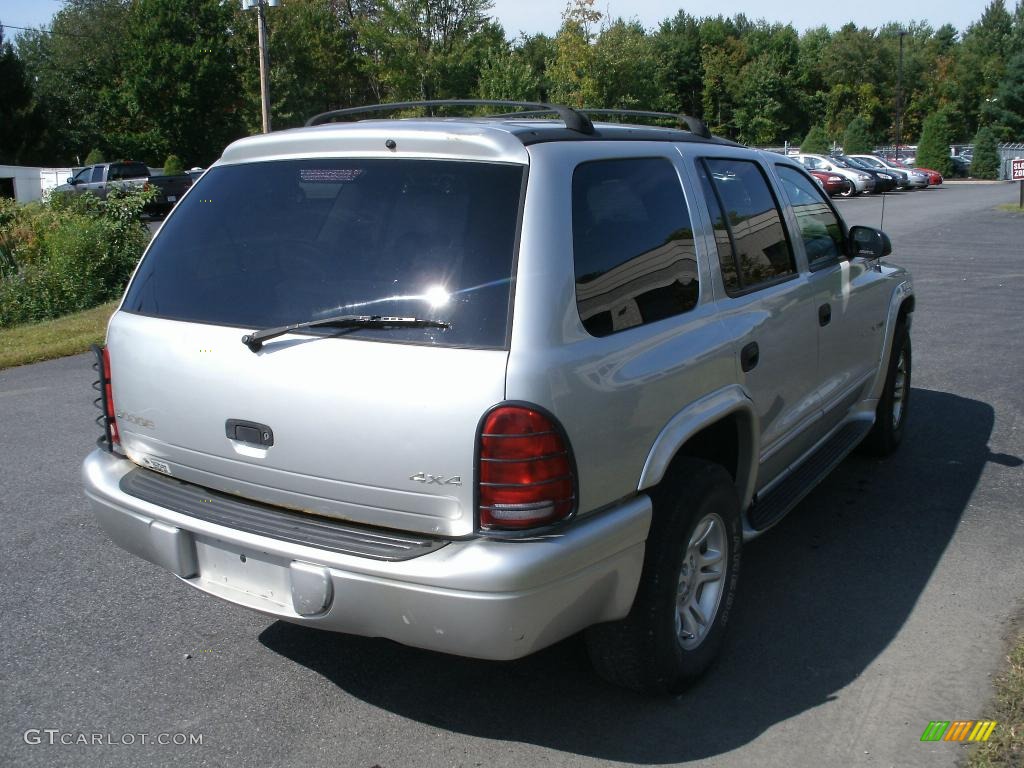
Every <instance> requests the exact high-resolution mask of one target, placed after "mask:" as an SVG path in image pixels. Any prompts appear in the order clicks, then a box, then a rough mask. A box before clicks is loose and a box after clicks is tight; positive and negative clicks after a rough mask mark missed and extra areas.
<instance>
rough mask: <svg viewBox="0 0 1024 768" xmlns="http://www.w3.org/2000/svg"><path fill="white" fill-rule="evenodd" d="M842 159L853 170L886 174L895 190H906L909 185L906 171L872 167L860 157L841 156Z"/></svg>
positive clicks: (908, 174) (908, 175) (877, 166)
mask: <svg viewBox="0 0 1024 768" xmlns="http://www.w3.org/2000/svg"><path fill="white" fill-rule="evenodd" d="M843 159H844V160H845V161H846V162H847V163H849V164H850V165H852V166H853V167H854V168H859V169H861V170H866V171H875V172H877V173H884V174H886V175H887V176H889V177H890V178H891V179H892V181H893V184H894V185H895V187H894V188H895V189H907V187H908V186H909V185H910V173H909V172H908V171H901V170H898V169H896V168H886V167H884V166H881V165H872V164H871V163H869V162H867V161H866V160H864V158H863V156H861V155H843ZM891 189H892V187H890V188H889V189H887V190H886V191H890V190H891Z"/></svg>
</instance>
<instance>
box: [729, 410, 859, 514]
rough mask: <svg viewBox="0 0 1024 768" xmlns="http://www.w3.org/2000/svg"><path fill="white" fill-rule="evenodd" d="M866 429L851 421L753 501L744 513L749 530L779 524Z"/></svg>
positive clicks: (847, 453) (847, 452)
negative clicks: (745, 513)
mask: <svg viewBox="0 0 1024 768" xmlns="http://www.w3.org/2000/svg"><path fill="white" fill-rule="evenodd" d="M870 430H871V422H870V421H851V422H850V423H848V424H846V425H845V426H844V427H842V428H841V429H840V430H839V431H838V432H836V433H835V434H834V435H832V437H830V438H829V439H828V440H826V441H825V442H824V443H822V444H821V446H820V447H819V448H818V450H816V451H815V452H814V453H812V454H811V455H810V456H808V457H807V458H806V459H805V460H804V462H803V463H802V464H800V465H799V466H798V467H797V468H796V469H794V470H793V471H792V472H790V473H789V475H787V476H786V478H785V479H784V480H783V481H782V482H780V483H779V484H778V485H776V486H775V487H774V488H772V489H771V490H770V491H769V492H768V493H767V494H765V495H764V496H762V497H760V498H757V499H755V501H754V503H753V504H752V505H751V506H750V509H749V510H747V520H748V521H749V523H750V527H751V528H753V529H754V530H755V531H763V530H765V529H766V528H770V527H771V526H773V525H775V523H777V522H779V520H781V519H782V518H783V517H785V515H786V513H787V512H789V510H791V509H792V508H793V507H795V506H796V505H797V504H799V503H800V501H801V500H802V499H803V498H804V496H806V495H807V494H808V493H810V492H811V491H813V490H814V487H815V486H816V485H817V484H818V483H820V482H821V481H822V480H824V479H825V476H826V475H828V473H829V472H831V471H832V470H833V469H835V468H836V465H838V464H839V463H840V462H841V461H842V460H843V459H845V458H846V457H847V456H848V455H849V453H850V451H852V450H853V449H854V448H856V447H857V444H858V443H859V442H860V441H861V440H863V439H864V436H865V435H866V434H867V433H868V432H869V431H870Z"/></svg>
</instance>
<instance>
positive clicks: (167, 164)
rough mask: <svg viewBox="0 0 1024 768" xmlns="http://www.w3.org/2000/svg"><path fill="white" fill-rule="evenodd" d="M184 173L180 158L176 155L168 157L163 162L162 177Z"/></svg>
mask: <svg viewBox="0 0 1024 768" xmlns="http://www.w3.org/2000/svg"><path fill="white" fill-rule="evenodd" d="M184 172H185V165H184V163H182V162H181V158H180V157H178V156H177V155H168V156H167V159H166V160H164V175H165V176H176V175H177V174H179V173H184Z"/></svg>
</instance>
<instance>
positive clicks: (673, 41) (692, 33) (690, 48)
mask: <svg viewBox="0 0 1024 768" xmlns="http://www.w3.org/2000/svg"><path fill="white" fill-rule="evenodd" d="M653 37H654V50H655V55H656V56H657V60H658V73H657V80H658V83H657V85H658V91H659V92H660V93H661V104H660V105H659V107H660V108H661V109H664V110H667V111H670V112H682V113H684V114H687V115H693V116H694V117H700V116H701V115H703V113H704V104H703V80H704V69H703V66H702V64H701V51H700V25H699V21H698V20H697V19H696V18H694V17H693V16H690V15H689V14H688V13H686V12H685V11H679V12H678V13H676V15H675V16H673V17H672V18H671V19H668V20H666V21H663V22H661V25H660V26H659V27H658V31H657V32H655V33H654V35H653Z"/></svg>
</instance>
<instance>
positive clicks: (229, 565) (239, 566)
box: [195, 537, 291, 610]
mask: <svg viewBox="0 0 1024 768" xmlns="http://www.w3.org/2000/svg"><path fill="white" fill-rule="evenodd" d="M195 544H196V559H197V561H198V565H199V579H200V580H201V581H204V582H207V583H208V584H210V585H211V586H215V587H216V589H217V590H218V591H219V590H221V589H231V590H234V591H236V592H241V593H243V594H245V595H250V596H252V597H255V598H259V599H260V600H266V601H268V602H270V603H273V604H275V605H277V606H280V607H281V608H283V609H286V610H290V609H291V581H290V577H289V571H288V565H289V563H288V561H285V560H281V559H278V558H273V557H270V556H268V555H266V554H265V553H262V552H256V553H254V552H252V551H247V550H244V549H240V548H238V547H236V546H234V545H231V544H227V543H225V542H223V541H217V540H210V539H202V538H198V537H197V538H196V542H195Z"/></svg>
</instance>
